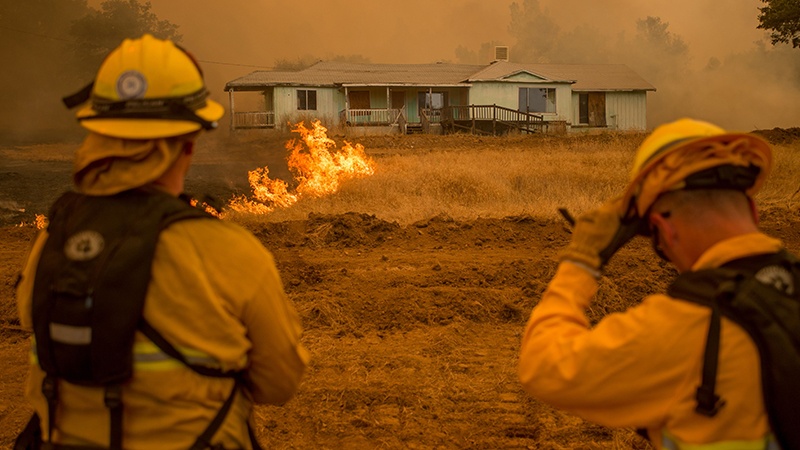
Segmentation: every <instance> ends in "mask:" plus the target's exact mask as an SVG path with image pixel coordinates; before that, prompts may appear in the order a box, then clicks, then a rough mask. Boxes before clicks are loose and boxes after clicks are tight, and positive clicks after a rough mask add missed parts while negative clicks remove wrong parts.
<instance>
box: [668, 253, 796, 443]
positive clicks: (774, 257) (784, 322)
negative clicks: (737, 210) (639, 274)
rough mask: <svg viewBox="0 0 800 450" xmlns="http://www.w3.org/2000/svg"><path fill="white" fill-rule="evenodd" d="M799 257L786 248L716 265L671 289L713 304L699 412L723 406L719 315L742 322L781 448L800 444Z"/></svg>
mask: <svg viewBox="0 0 800 450" xmlns="http://www.w3.org/2000/svg"><path fill="white" fill-rule="evenodd" d="M798 290H800V260H798V259H797V258H796V257H795V256H793V255H791V254H789V253H788V252H786V251H785V250H781V251H779V252H778V253H773V254H765V255H756V256H752V257H747V258H742V259H738V260H735V261H731V262H729V263H727V264H724V265H723V266H722V267H719V268H716V269H707V270H699V271H695V272H685V273H683V274H681V275H679V276H678V277H677V279H676V280H675V281H674V282H673V283H672V285H671V286H670V287H669V288H668V289H667V293H668V294H669V295H670V296H671V297H673V298H676V299H680V300H686V301H689V302H693V303H697V304H700V305H704V306H707V307H709V308H711V319H710V325H709V330H708V338H707V340H706V347H705V354H704V362H703V373H702V384H701V385H700V387H698V389H697V394H696V399H697V408H696V411H697V412H698V413H700V414H703V415H706V416H709V417H713V416H714V415H716V413H717V411H719V409H720V408H722V407H724V404H725V400H724V398H723V397H724V394H725V393H724V392H723V393H720V395H717V393H716V392H715V384H716V373H717V363H718V358H719V343H720V317H721V316H725V317H727V318H728V319H730V320H732V321H733V322H735V323H736V324H738V325H739V326H741V327H742V328H743V329H744V330H745V331H746V332H747V333H748V335H749V336H750V338H751V339H752V340H753V342H754V343H755V345H756V347H757V348H758V352H759V357H760V367H761V384H762V393H763V397H764V406H765V409H766V411H767V415H768V417H769V423H770V427H771V429H772V432H773V434H774V435H775V438H776V440H777V441H778V443H779V444H780V446H781V448H783V449H785V450H789V449H800V427H798V426H797V424H798V423H800V408H798V405H800V292H798Z"/></svg>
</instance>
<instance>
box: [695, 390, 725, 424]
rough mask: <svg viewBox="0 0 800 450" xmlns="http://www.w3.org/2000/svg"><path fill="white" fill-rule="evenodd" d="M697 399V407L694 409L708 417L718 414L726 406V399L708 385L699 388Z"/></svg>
mask: <svg viewBox="0 0 800 450" xmlns="http://www.w3.org/2000/svg"><path fill="white" fill-rule="evenodd" d="M695 399H697V407H695V409H694V410H695V411H696V412H697V413H698V414H702V415H704V416H706V417H714V416H716V415H717V413H718V412H719V410H720V409H721V408H722V407H723V406H725V400H723V399H722V398H721V397H720V396H719V395H716V394H715V393H714V390H713V389H709V388H708V387H707V386H700V387H698V388H697V393H696V394H695Z"/></svg>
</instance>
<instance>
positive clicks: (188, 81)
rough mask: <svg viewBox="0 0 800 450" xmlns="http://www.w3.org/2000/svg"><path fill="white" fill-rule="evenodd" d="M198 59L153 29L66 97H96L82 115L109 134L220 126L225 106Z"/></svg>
mask: <svg viewBox="0 0 800 450" xmlns="http://www.w3.org/2000/svg"><path fill="white" fill-rule="evenodd" d="M207 97H208V90H206V87H205V83H204V81H203V74H202V72H201V70H200V67H199V66H198V65H197V62H196V61H195V60H194V58H192V56H191V55H190V54H189V53H187V52H186V51H185V50H183V49H182V48H180V47H179V46H177V45H175V44H174V43H173V42H171V41H168V40H161V39H156V38H154V37H153V36H151V35H149V34H145V35H143V36H142V37H141V38H138V39H126V40H125V41H123V42H122V44H121V45H120V46H119V47H117V48H116V49H114V50H113V51H112V52H111V53H109V55H108V56H107V57H106V59H105V60H104V61H103V63H102V65H101V66H100V70H98V72H97V76H96V77H95V80H94V83H93V84H91V85H89V86H87V87H86V88H84V89H83V91H81V92H79V93H77V94H74V95H72V96H70V97H67V98H65V99H64V103H65V104H67V106H68V107H73V106H77V105H79V104H81V103H83V102H85V101H86V100H89V98H91V102H90V103H89V104H87V105H85V106H84V107H83V108H81V109H80V110H79V111H78V113H77V118H78V120H79V121H80V123H81V125H82V126H83V127H85V128H87V129H89V130H91V131H94V132H96V133H99V134H103V135H106V136H111V137H117V138H126V139H156V138H163V137H171V136H179V135H182V134H186V133H190V132H192V131H197V130H199V129H201V128H204V129H213V128H216V126H217V123H216V121H217V120H219V118H220V117H222V115H223V113H224V110H223V108H222V106H221V105H220V104H219V103H217V102H214V101H213V100H210V99H208V98H207Z"/></svg>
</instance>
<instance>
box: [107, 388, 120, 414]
mask: <svg viewBox="0 0 800 450" xmlns="http://www.w3.org/2000/svg"><path fill="white" fill-rule="evenodd" d="M103 400H104V401H105V404H106V407H107V408H108V409H115V408H119V407H120V406H122V386H120V385H118V384H115V385H113V386H108V387H107V388H106V389H105V395H104V396H103Z"/></svg>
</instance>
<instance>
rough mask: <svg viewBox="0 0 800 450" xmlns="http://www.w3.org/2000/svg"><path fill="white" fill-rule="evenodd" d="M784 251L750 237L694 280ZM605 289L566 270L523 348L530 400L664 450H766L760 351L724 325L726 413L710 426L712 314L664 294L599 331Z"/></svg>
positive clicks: (721, 253) (720, 380)
mask: <svg viewBox="0 0 800 450" xmlns="http://www.w3.org/2000/svg"><path fill="white" fill-rule="evenodd" d="M780 248H781V243H780V242H779V241H777V240H775V239H772V238H770V237H768V236H766V235H764V234H761V233H752V234H747V235H743V236H739V237H736V238H733V239H729V240H725V241H723V242H720V243H718V244H716V245H715V246H713V247H712V248H710V249H708V250H707V251H706V252H705V253H704V254H703V255H702V256H701V257H700V258H699V259H698V260H697V262H696V263H695V265H694V267H693V268H692V270H698V269H705V268H714V267H718V266H720V265H722V264H724V263H726V262H728V261H731V260H733V259H738V258H742V257H746V256H751V255H756V254H762V253H773V252H777V251H778V250H779V249H780ZM597 287H598V286H597V281H596V280H595V279H594V277H592V276H591V275H590V274H589V273H588V272H587V271H585V270H584V269H581V268H580V267H578V266H577V265H575V264H572V263H569V262H564V263H562V264H561V265H560V266H559V268H558V270H557V272H556V275H555V277H554V278H553V280H552V281H551V282H550V284H549V286H548V288H547V290H546V291H545V293H544V294H543V296H542V299H541V301H540V302H539V304H538V305H537V306H536V307H535V308H534V310H533V312H532V314H531V317H530V319H529V321H528V325H527V327H526V330H525V334H524V336H523V339H522V348H521V354H520V361H519V368H518V369H519V377H520V380H521V382H522V385H523V387H524V388H525V390H526V391H528V392H529V393H530V394H532V395H533V396H535V397H537V398H539V399H541V400H542V401H545V402H547V403H549V404H551V405H553V406H554V407H556V408H559V409H562V410H565V411H569V412H572V413H574V414H577V415H579V416H581V417H583V418H584V419H586V420H590V421H592V422H596V423H599V424H602V425H606V426H610V427H636V428H646V429H647V430H648V432H649V435H650V438H651V440H652V441H653V444H654V445H655V447H656V448H657V449H661V448H663V444H662V442H665V441H672V442H677V443H681V444H683V446H682V447H680V448H689V447H687V446H686V444H711V443H717V444H723V445H721V446H718V447H715V448H720V449H721V448H765V447H764V439H765V436H767V435H768V434H769V424H768V420H767V415H766V412H765V410H764V404H763V398H762V394H761V378H760V374H759V357H758V350H757V349H756V347H755V345H754V344H753V342H752V341H751V340H750V338H749V337H748V336H747V334H746V332H745V331H744V330H743V329H741V328H740V327H739V326H738V325H736V324H734V323H733V322H731V321H729V320H728V319H726V318H723V319H722V331H721V343H720V352H719V369H718V376H717V387H716V392H717V394H718V395H720V396H721V397H722V398H723V399H724V400H725V401H726V405H725V406H724V407H722V409H721V410H720V411H719V413H718V414H717V415H716V416H715V417H705V416H703V415H700V414H698V413H696V412H695V411H694V409H695V406H696V401H695V391H696V389H697V387H698V386H699V385H700V384H701V373H702V367H703V352H704V349H705V342H706V336H707V333H708V324H709V317H710V310H709V309H708V308H706V307H702V306H699V305H696V304H693V303H689V302H686V301H681V300H676V299H674V298H670V297H668V296H666V295H660V294H657V295H650V296H648V297H647V298H645V299H644V300H643V301H642V302H641V303H640V304H639V305H637V306H634V307H632V308H629V309H628V310H627V311H625V312H622V313H615V314H610V315H608V316H606V317H605V318H603V319H602V320H601V321H600V322H599V323H598V324H597V325H596V326H595V327H590V324H589V321H588V319H587V317H586V314H585V311H586V309H587V308H589V305H590V302H591V299H592V297H593V296H594V295H595V292H596V291H597ZM665 437H666V440H665ZM725 444H731V445H725ZM698 448H702V447H698Z"/></svg>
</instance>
